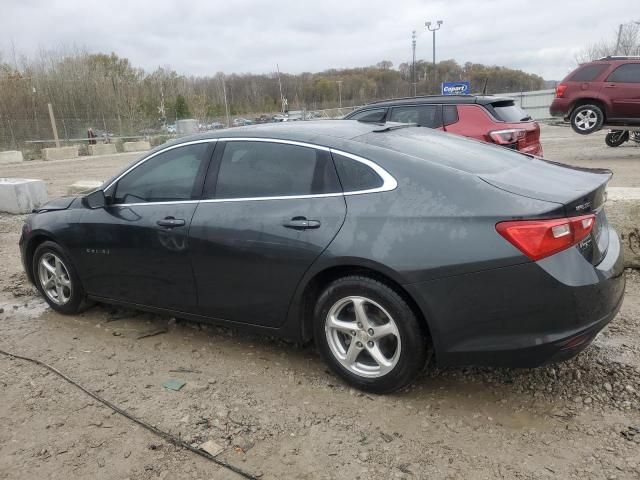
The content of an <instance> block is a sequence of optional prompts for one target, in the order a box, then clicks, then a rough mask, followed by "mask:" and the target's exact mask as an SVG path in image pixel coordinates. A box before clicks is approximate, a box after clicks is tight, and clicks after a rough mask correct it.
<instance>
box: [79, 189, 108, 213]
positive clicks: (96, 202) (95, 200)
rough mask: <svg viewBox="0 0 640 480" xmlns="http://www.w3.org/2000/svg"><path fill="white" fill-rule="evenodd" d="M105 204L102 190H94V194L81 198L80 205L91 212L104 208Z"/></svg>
mask: <svg viewBox="0 0 640 480" xmlns="http://www.w3.org/2000/svg"><path fill="white" fill-rule="evenodd" d="M106 204H107V200H106V198H105V196H104V192H103V191H102V190H96V191H95V192H92V193H90V194H89V195H86V196H84V197H82V205H84V206H85V207H86V208H90V209H92V210H95V209H96V208H104V206H105V205H106Z"/></svg>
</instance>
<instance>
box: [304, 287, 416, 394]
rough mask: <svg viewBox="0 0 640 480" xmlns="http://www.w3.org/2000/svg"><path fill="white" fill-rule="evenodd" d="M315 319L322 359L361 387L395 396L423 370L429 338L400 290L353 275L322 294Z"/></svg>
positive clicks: (316, 336) (342, 375) (315, 333)
mask: <svg viewBox="0 0 640 480" xmlns="http://www.w3.org/2000/svg"><path fill="white" fill-rule="evenodd" d="M314 320H315V321H314V335H315V341H316V345H317V348H318V350H319V351H320V353H321V354H322V356H323V358H324V359H325V361H326V362H327V364H328V365H329V366H330V367H331V369H332V370H333V371H334V372H335V373H337V374H338V375H339V376H340V377H342V378H343V379H345V380H346V381H347V382H348V383H350V384H352V385H353V386H355V387H357V388H360V389H362V390H366V391H369V392H374V393H388V392H392V391H394V390H398V389H400V388H402V387H404V386H406V385H408V384H409V383H410V382H411V381H412V380H414V379H415V377H416V376H417V374H418V373H419V372H420V370H421V369H422V368H423V367H424V364H425V361H426V355H427V339H426V338H425V336H424V334H423V332H422V329H421V328H420V323H419V321H418V319H417V318H416V315H415V314H414V312H413V311H412V309H411V308H410V307H409V305H408V304H407V303H406V302H405V300H404V299H403V298H402V297H401V296H400V295H398V293H397V292H396V291H394V290H393V289H391V288H389V287H388V286H387V285H385V284H383V283H381V282H379V281H377V280H374V279H371V278H368V277H361V276H350V277H345V278H341V279H339V280H336V281H334V282H333V283H331V284H330V285H329V286H328V287H327V288H326V290H325V291H324V292H323V293H322V294H321V295H320V297H319V299H318V302H317V304H316V308H315V318H314Z"/></svg>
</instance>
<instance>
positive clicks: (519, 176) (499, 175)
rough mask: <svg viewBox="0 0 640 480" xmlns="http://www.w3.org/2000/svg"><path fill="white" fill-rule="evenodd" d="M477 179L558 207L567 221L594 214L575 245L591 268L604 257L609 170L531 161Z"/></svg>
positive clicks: (607, 241) (607, 233)
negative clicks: (588, 230) (584, 235)
mask: <svg viewBox="0 0 640 480" xmlns="http://www.w3.org/2000/svg"><path fill="white" fill-rule="evenodd" d="M478 176H479V177H480V178H482V180H484V181H485V182H487V183H489V184H490V185H493V186H494V187H497V188H500V189H502V190H506V191H508V192H511V193H515V194H517V195H522V196H525V197H529V198H535V199H538V200H545V201H549V202H554V203H558V204H561V205H562V206H563V209H564V215H565V216H567V217H575V216H580V215H587V214H591V213H592V214H595V216H596V221H595V224H594V227H593V229H592V231H591V234H590V235H589V237H587V238H586V239H585V240H583V241H582V242H581V243H580V244H579V245H578V249H579V250H580V252H581V253H582V255H583V256H584V257H585V258H586V259H587V260H589V261H590V262H591V263H593V264H594V265H596V264H598V263H599V262H600V260H602V258H603V257H604V255H605V254H606V251H607V247H608V245H609V230H608V228H607V227H608V222H607V217H606V214H605V212H604V203H605V201H606V193H605V190H606V186H607V183H608V182H609V180H610V179H611V176H612V173H611V171H610V170H605V169H586V168H577V167H570V166H567V165H561V164H557V163H553V162H548V161H544V160H533V161H531V162H523V164H522V166H520V167H517V168H512V169H508V170H505V171H502V172H492V173H482V174H479V175H478Z"/></svg>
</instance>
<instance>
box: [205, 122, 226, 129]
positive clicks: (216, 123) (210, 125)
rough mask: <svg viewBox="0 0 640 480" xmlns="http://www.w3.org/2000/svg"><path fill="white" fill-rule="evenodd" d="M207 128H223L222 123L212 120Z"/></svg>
mask: <svg viewBox="0 0 640 480" xmlns="http://www.w3.org/2000/svg"><path fill="white" fill-rule="evenodd" d="M207 128H208V129H209V130H220V129H221V128H224V123H221V122H212V123H210V124H209V125H208V126H207Z"/></svg>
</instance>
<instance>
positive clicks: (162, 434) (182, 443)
mask: <svg viewBox="0 0 640 480" xmlns="http://www.w3.org/2000/svg"><path fill="white" fill-rule="evenodd" d="M0 354H2V355H5V356H7V357H12V358H18V359H20V360H25V361H27V362H31V363H35V364H36V365H39V366H41V367H44V368H46V369H47V370H49V371H51V372H53V373H55V374H56V375H58V376H59V377H61V378H63V379H64V380H66V381H67V382H69V383H70V384H71V385H73V386H75V387H77V388H79V389H80V390H82V391H83V392H84V393H86V394H87V395H89V396H90V397H93V398H94V399H96V400H97V401H99V402H100V403H102V404H104V405H106V406H107V407H109V408H110V409H111V410H113V411H114V412H117V413H119V414H120V415H122V416H123V417H126V418H128V419H129V420H131V421H133V422H135V423H137V424H138V425H140V426H141V427H144V428H146V429H147V430H149V431H150V432H152V433H153V434H155V435H157V436H158V437H160V438H162V439H164V440H166V441H167V442H170V443H172V444H174V445H176V446H178V447H182V448H185V449H187V450H189V451H191V452H193V453H195V454H197V455H200V456H201V457H204V458H206V459H207V460H210V461H212V462H214V463H215V464H217V465H219V466H221V467H223V468H226V469H228V470H231V471H232V472H234V473H237V474H238V475H240V476H241V477H243V478H246V479H248V480H258V477H256V476H254V475H252V474H250V473H248V472H245V471H244V470H242V469H241V468H238V467H236V466H234V465H231V464H230V463H227V462H225V461H224V460H220V459H218V458H216V457H214V456H213V455H210V454H209V453H207V452H205V451H204V450H200V449H198V448H195V447H192V446H191V445H189V444H188V443H186V442H185V441H184V440H182V439H180V438H178V437H176V436H175V435H172V434H170V433H168V432H164V431H162V430H160V429H159V428H157V427H154V426H153V425H151V424H149V423H146V422H145V421H144V420H141V419H139V418H137V417H134V416H133V415H131V414H130V413H128V412H126V411H125V410H123V409H121V408H120V407H118V406H117V405H114V404H113V403H111V402H110V401H108V400H105V399H104V398H102V397H101V396H99V395H98V394H96V393H94V392H92V391H91V390H88V389H86V388H85V387H83V386H82V385H80V384H79V383H78V382H76V381H75V380H73V379H72V378H69V377H68V376H66V375H65V374H64V373H62V372H61V371H60V370H58V369H57V368H55V367H52V366H51V365H49V364H47V363H44V362H41V361H40V360H37V359H35V358H29V357H25V356H22V355H16V354H15V353H11V352H5V351H4V350H0Z"/></svg>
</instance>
